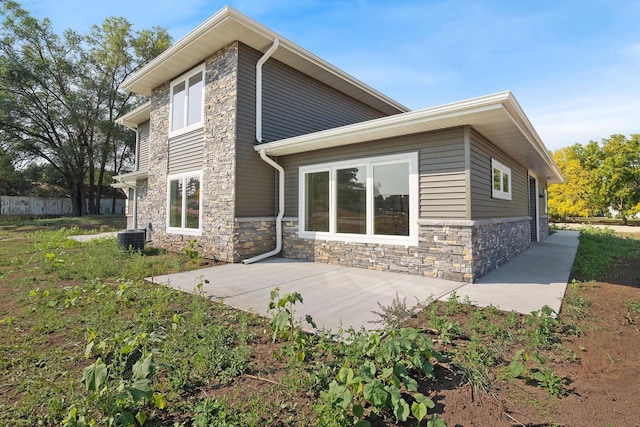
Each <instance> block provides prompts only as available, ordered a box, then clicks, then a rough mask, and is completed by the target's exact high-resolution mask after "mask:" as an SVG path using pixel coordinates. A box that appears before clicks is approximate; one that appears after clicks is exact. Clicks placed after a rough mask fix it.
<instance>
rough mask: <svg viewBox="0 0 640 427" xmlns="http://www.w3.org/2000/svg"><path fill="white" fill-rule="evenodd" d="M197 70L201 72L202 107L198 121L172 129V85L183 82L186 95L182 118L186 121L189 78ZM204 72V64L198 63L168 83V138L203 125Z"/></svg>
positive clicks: (196, 72)
mask: <svg viewBox="0 0 640 427" xmlns="http://www.w3.org/2000/svg"><path fill="white" fill-rule="evenodd" d="M198 72H200V73H202V95H201V96H202V109H201V110H200V121H199V122H198V123H194V124H192V125H189V126H185V127H183V128H180V129H176V130H173V87H174V86H176V85H179V84H180V83H184V84H185V90H186V96H185V99H184V102H185V107H184V115H185V117H184V119H185V121H184V122H185V123H187V117H188V116H189V108H188V106H189V79H190V78H191V77H193V76H194V75H196V74H198ZM205 77H206V74H205V66H204V64H200V65H198V66H197V67H195V68H192V69H191V70H189V71H187V72H186V73H184V74H182V75H181V76H180V77H177V78H175V79H173V80H172V81H171V84H170V85H169V138H173V137H174V136H178V135H182V134H185V133H188V132H191V131H193V130H196V129H199V128H201V127H202V126H203V124H204V90H205V85H206V80H205Z"/></svg>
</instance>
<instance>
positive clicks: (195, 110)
mask: <svg viewBox="0 0 640 427" xmlns="http://www.w3.org/2000/svg"><path fill="white" fill-rule="evenodd" d="M203 97H204V67H203V66H201V67H198V69H197V70H192V71H190V72H189V73H187V74H185V75H183V76H181V77H179V78H177V79H175V80H174V81H173V82H171V133H181V132H185V131H188V130H191V129H195V128H197V127H198V126H202V110H203V105H204V102H203Z"/></svg>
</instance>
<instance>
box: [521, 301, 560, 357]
mask: <svg viewBox="0 0 640 427" xmlns="http://www.w3.org/2000/svg"><path fill="white" fill-rule="evenodd" d="M555 316H556V313H555V312H554V311H553V309H552V308H551V307H549V306H548V305H545V306H544V307H542V308H541V309H540V310H537V311H533V312H531V314H530V315H529V316H527V318H526V323H527V325H528V326H529V327H530V329H529V330H528V331H527V335H528V336H529V339H530V340H531V344H532V345H533V346H534V347H546V346H548V345H549V344H550V343H552V342H556V341H557V335H556V332H557V330H558V328H559V327H560V325H561V324H560V321H559V320H558V319H557V318H556V317H555Z"/></svg>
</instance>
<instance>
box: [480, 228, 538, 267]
mask: <svg viewBox="0 0 640 427" xmlns="http://www.w3.org/2000/svg"><path fill="white" fill-rule="evenodd" d="M530 245H531V223H530V222H529V218H528V217H523V218H513V219H507V220H488V221H483V222H480V223H479V224H477V225H475V226H474V227H473V255H472V257H473V271H474V279H478V278H480V277H482V276H484V275H485V274H487V273H488V272H490V271H492V270H495V269H496V268H498V267H499V266H501V265H502V264H504V263H506V262H507V261H509V260H510V259H511V258H513V257H515V256H516V255H518V254H520V253H522V252H524V251H525V250H526V249H528V248H529V246H530Z"/></svg>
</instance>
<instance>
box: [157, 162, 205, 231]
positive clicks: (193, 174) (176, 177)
mask: <svg viewBox="0 0 640 427" xmlns="http://www.w3.org/2000/svg"><path fill="white" fill-rule="evenodd" d="M187 178H198V179H199V180H200V200H199V205H200V206H199V209H198V215H199V217H198V225H199V226H200V227H199V228H197V229H195V228H184V227H170V226H169V215H170V211H171V200H170V198H171V181H175V180H182V188H183V191H182V206H183V207H184V205H185V203H186V199H187V192H186V191H184V189H185V188H186V185H185V184H186V183H185V181H186V180H187ZM202 189H203V182H202V171H201V170H200V171H194V172H184V173H177V174H173V175H169V176H167V211H166V216H165V218H166V224H167V233H170V234H184V235H188V236H202ZM181 222H182V223H183V224H184V223H185V222H186V209H182V221H181Z"/></svg>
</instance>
